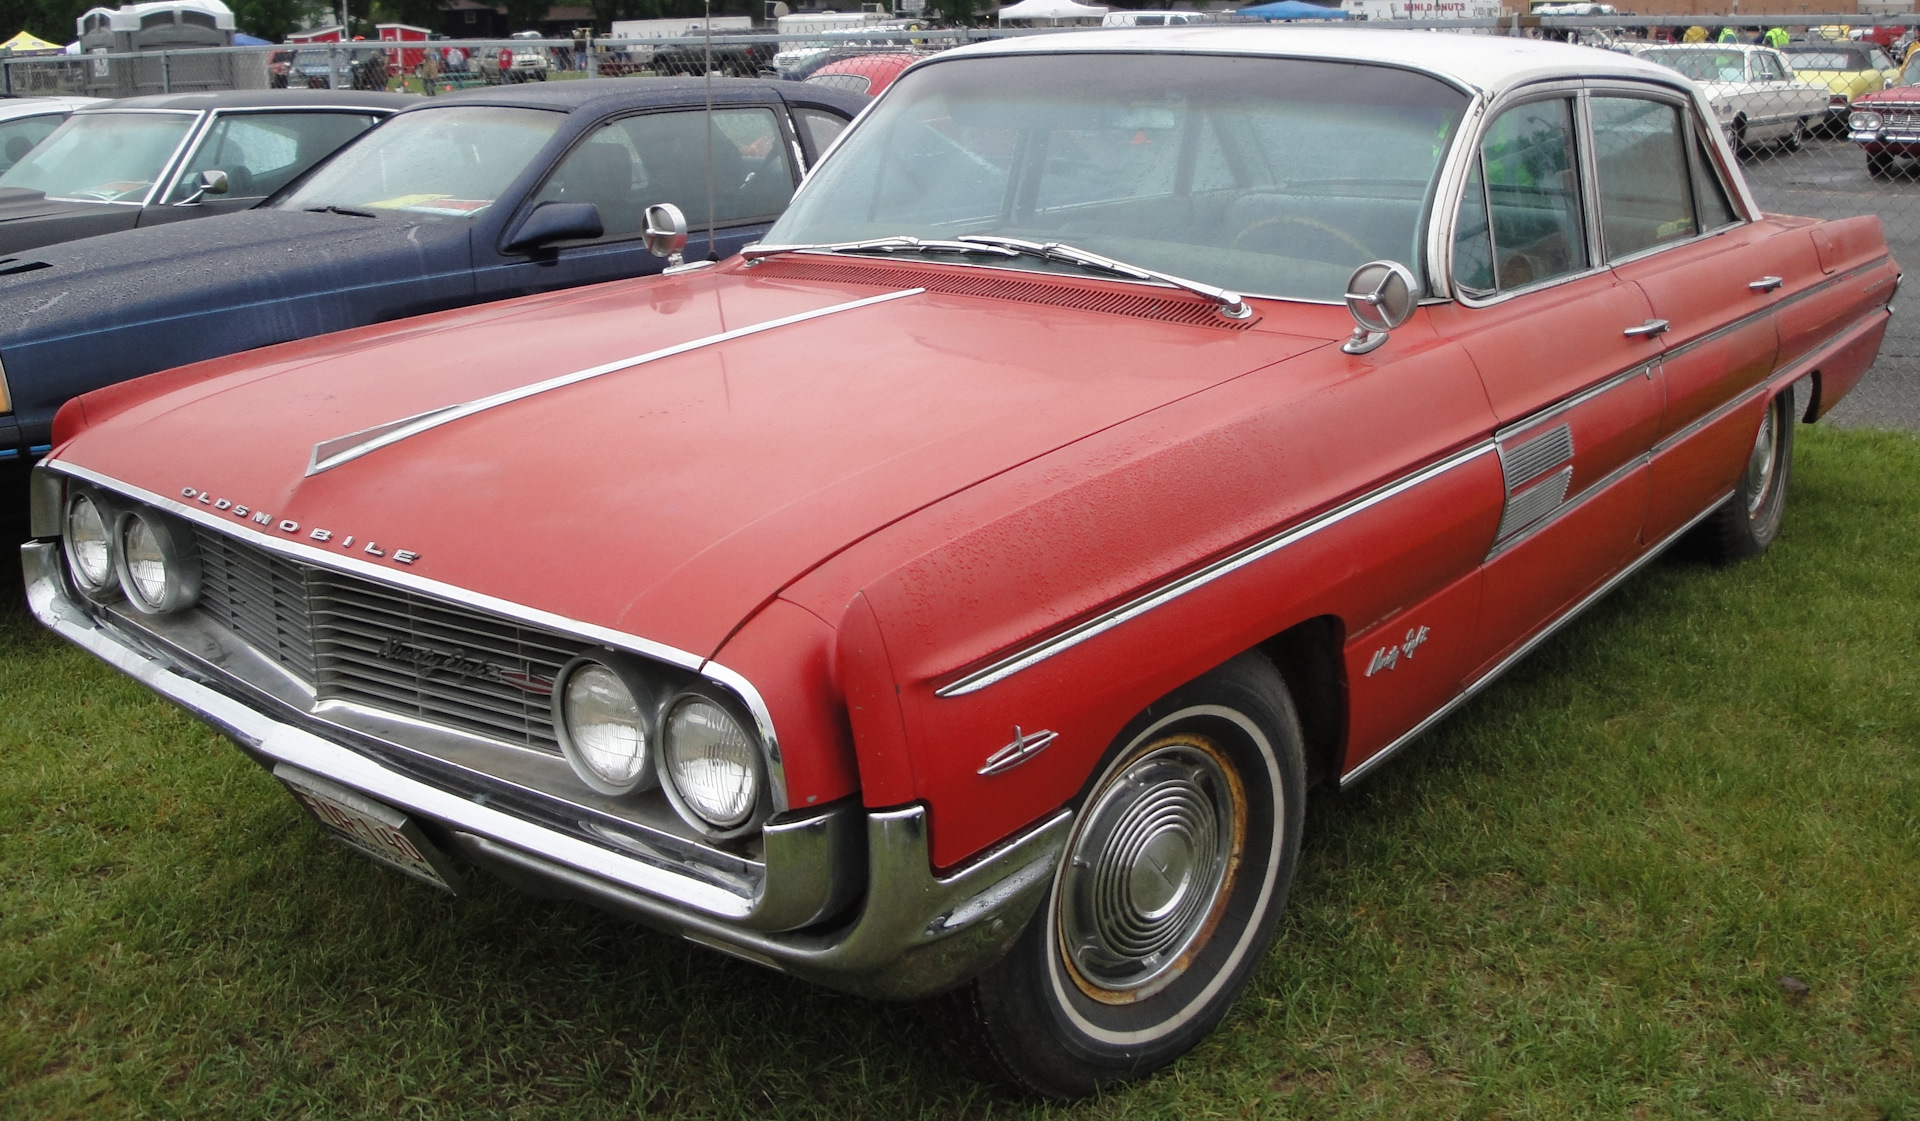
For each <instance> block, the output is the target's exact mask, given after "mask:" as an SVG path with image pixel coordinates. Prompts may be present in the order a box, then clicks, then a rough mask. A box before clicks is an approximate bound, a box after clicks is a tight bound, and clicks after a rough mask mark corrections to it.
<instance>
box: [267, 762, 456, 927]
mask: <svg viewBox="0 0 1920 1121" xmlns="http://www.w3.org/2000/svg"><path fill="white" fill-rule="evenodd" d="M273 777H275V778H277V779H279V780H280V781H281V782H283V783H285V784H286V787H287V789H288V790H290V791H292V792H293V796H294V797H295V798H297V799H298V800H299V802H300V804H301V805H303V806H305V807H306V808H307V810H308V811H309V812H310V813H312V814H313V817H314V820H316V821H318V822H319V823H320V826H321V828H323V829H325V830H326V831H327V833H328V835H329V836H331V837H332V838H333V839H334V840H336V841H339V842H340V843H341V844H344V845H346V846H348V847H349V848H352V849H355V850H357V851H358V852H359V853H360V854H361V855H363V856H368V857H372V858H373V859H374V860H377V861H379V862H380V863H382V864H385V865H386V866H387V867H389V868H393V869H395V870H397V871H400V872H404V873H406V874H407V875H409V876H412V877H413V878H414V879H416V880H419V881H421V882H422V883H427V884H431V885H433V886H434V887H437V888H439V889H440V890H442V891H446V892H452V893H456V894H457V893H458V892H459V890H460V876H459V874H458V873H457V872H455V871H454V868H453V864H452V862H451V861H449V860H448V859H447V856H446V854H445V853H443V852H441V851H440V849H439V846H437V845H435V844H434V843H433V842H432V841H429V840H427V836H426V834H425V833H423V832H422V831H421V829H420V826H419V824H418V823H416V822H415V821H413V819H411V818H409V817H408V816H407V815H406V814H403V813H401V812H400V811H399V810H396V809H394V808H393V807H392V806H387V805H382V804H381V803H379V802H376V801H373V800H372V799H370V798H367V797H365V796H363V795H360V794H356V793H354V792H353V791H351V790H348V789H347V788H345V787H343V786H337V785H335V784H334V783H331V782H328V781H327V780H325V779H323V778H318V777H316V776H314V775H310V774H308V773H306V772H305V771H302V770H298V769H296V768H293V767H289V766H287V765H286V764H285V763H281V764H279V765H278V766H276V767H274V769H273Z"/></svg>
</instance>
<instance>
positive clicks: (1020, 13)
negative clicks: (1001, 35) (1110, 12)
mask: <svg viewBox="0 0 1920 1121" xmlns="http://www.w3.org/2000/svg"><path fill="white" fill-rule="evenodd" d="M1106 14H1107V9H1106V8H1104V7H1102V6H1100V5H1098V4H1076V3H1074V2H1073V0H1020V2H1019V3H1018V4H1009V5H1007V6H1006V7H1004V8H1001V9H1000V10H999V11H997V12H995V13H994V15H995V16H996V17H997V18H998V19H999V20H1000V22H1001V23H1006V22H1008V21H1009V20H1028V21H1032V22H1034V23H1042V22H1044V23H1063V22H1065V21H1067V20H1076V19H1086V20H1093V21H1095V22H1099V20H1100V17H1101V16H1104V15H1106Z"/></svg>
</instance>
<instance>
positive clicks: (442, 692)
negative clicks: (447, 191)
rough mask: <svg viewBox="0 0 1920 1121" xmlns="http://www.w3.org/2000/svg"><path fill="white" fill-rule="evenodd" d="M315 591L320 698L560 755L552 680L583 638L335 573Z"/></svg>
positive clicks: (315, 580) (325, 574)
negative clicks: (555, 727)
mask: <svg viewBox="0 0 1920 1121" xmlns="http://www.w3.org/2000/svg"><path fill="white" fill-rule="evenodd" d="M311 587H312V596H311V603H312V610H313V643H314V652H315V654H316V656H317V659H316V660H317V663H318V666H319V679H318V680H317V681H316V682H315V685H316V687H317V690H318V692H319V695H320V697H321V698H322V699H332V700H344V701H352V702H355V703H357V704H365V705H370V706H372V707H375V708H381V709H385V710H387V711H389V712H398V713H402V714H404V715H408V716H418V717H420V718H421V719H424V720H429V721H432V722H433V723H435V724H440V725H443V726H449V727H454V728H458V729H461V730H463V731H468V732H474V733H476V734H479V735H483V736H487V737H489V738H492V739H497V740H505V741H506V742H508V743H515V744H520V745H522V746H525V747H532V748H537V749H540V750H543V751H550V752H554V753H556V754H557V753H558V752H559V745H558V743H557V742H556V741H555V739H554V734H553V710H552V692H553V679H554V677H555V676H556V675H558V674H559V672H560V667H561V666H563V665H565V664H566V663H567V662H568V661H569V660H570V659H572V658H573V657H574V656H575V655H576V654H579V653H580V652H581V651H582V650H584V649H586V647H587V643H584V642H581V641H580V640H578V639H569V638H565V637H563V636H561V635H557V634H554V633H552V632H550V631H544V630H539V629H537V628H534V627H528V626H524V625H521V624H519V623H515V622H512V621H511V620H507V619H502V618H499V617H497V616H493V615H487V614H483V613H481V612H476V611H473V610H471V609H469V608H465V607H460V606H456V605H454V604H450V603H447V602H445V601H443V600H438V599H432V598H429V597H427V596H422V595H418V594H416V593H413V592H409V591H406V590H404V589H401V588H392V587H387V586H383V585H380V584H377V583H374V582H373V581H370V580H362V579H359V578H356V577H352V576H346V575H342V574H340V573H336V572H329V571H324V570H318V569H316V570H314V572H313V574H312V584H311Z"/></svg>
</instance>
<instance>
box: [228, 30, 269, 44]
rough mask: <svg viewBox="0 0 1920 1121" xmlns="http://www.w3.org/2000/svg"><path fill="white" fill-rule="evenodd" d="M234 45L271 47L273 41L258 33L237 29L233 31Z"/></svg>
mask: <svg viewBox="0 0 1920 1121" xmlns="http://www.w3.org/2000/svg"><path fill="white" fill-rule="evenodd" d="M233 45H234V46H236V47H271V46H272V45H273V42H272V40H269V39H262V38H260V37H258V36H256V35H249V34H247V33H246V32H244V31H236V32H234V33H233Z"/></svg>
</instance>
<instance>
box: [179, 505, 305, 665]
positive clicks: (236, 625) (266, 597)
mask: <svg viewBox="0 0 1920 1121" xmlns="http://www.w3.org/2000/svg"><path fill="white" fill-rule="evenodd" d="M195 534H196V536H197V537H198V538H199V542H200V610H201V611H203V612H205V613H206V614H207V615H208V616H210V617H212V619H213V620H214V621H215V622H217V623H219V624H220V625H221V626H223V627H225V628H227V629H228V630H230V631H232V632H233V633H234V634H236V635H239V636H240V637H241V638H243V639H245V640H246V642H247V645H249V646H251V647H253V648H254V649H255V650H257V651H259V652H260V653H261V654H263V655H265V656H267V657H269V658H272V659H273V660H274V661H276V662H278V663H280V664H281V665H282V666H285V667H286V668H287V669H288V670H289V671H290V672H292V673H293V674H294V675H295V676H296V677H298V678H300V679H301V680H302V681H305V682H307V683H308V684H312V683H313V676H314V665H313V630H312V628H311V626H310V625H309V622H308V615H307V569H306V567H305V566H303V565H297V564H294V563H292V562H291V561H287V560H283V559H281V558H280V557H277V556H275V555H274V554H272V553H269V552H266V551H265V550H262V549H255V548H252V547H250V546H248V545H246V544H245V543H244V542H240V541H235V540H234V539H233V538H231V537H228V536H226V535H225V534H221V533H213V532H211V531H209V530H205V529H198V530H195Z"/></svg>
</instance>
